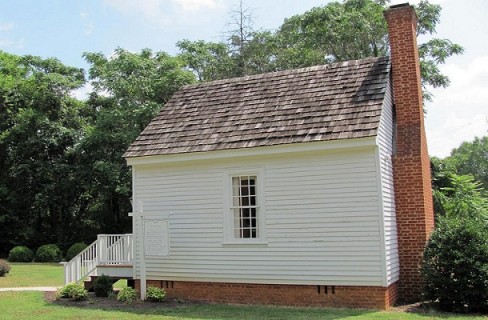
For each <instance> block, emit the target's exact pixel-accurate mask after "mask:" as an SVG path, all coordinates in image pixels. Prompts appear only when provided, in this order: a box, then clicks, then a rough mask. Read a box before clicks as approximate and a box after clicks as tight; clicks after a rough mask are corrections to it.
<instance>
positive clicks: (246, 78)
mask: <svg viewBox="0 0 488 320" xmlns="http://www.w3.org/2000/svg"><path fill="white" fill-rule="evenodd" d="M375 60H376V61H381V60H383V61H388V60H389V57H388V56H380V57H367V58H362V59H356V60H346V61H338V62H333V63H329V64H319V65H314V66H308V67H301V68H293V69H286V70H279V71H271V72H264V73H256V74H251V75H246V76H239V77H234V78H227V79H219V80H212V81H206V82H199V83H193V84H188V85H184V86H182V87H181V88H180V89H188V88H193V87H197V86H212V85H217V84H223V83H225V84H230V83H235V82H245V81H251V80H255V79H261V78H268V77H270V76H271V75H273V77H279V76H282V75H288V74H298V73H305V72H310V71H318V70H327V69H333V68H339V67H345V66H349V65H358V64H361V63H369V62H372V61H375Z"/></svg>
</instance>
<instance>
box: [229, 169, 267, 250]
mask: <svg viewBox="0 0 488 320" xmlns="http://www.w3.org/2000/svg"><path fill="white" fill-rule="evenodd" d="M226 178H227V188H226V189H227V191H228V192H227V193H226V194H225V195H224V197H225V198H226V199H225V200H226V201H225V202H226V203H227V205H226V210H225V212H224V215H225V217H224V221H225V227H226V228H225V240H226V241H227V242H230V243H260V242H264V241H265V237H266V234H265V226H264V200H263V197H262V193H263V190H262V188H263V187H262V185H263V184H262V180H261V179H262V174H260V173H259V172H252V173H245V174H229V175H227V177H226Z"/></svg>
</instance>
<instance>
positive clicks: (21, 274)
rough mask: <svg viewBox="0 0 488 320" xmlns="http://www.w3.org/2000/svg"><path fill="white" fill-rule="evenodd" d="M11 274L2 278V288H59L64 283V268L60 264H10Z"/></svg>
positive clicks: (0, 284)
mask: <svg viewBox="0 0 488 320" xmlns="http://www.w3.org/2000/svg"><path fill="white" fill-rule="evenodd" d="M9 264H10V272H9V273H8V274H7V276H6V277H0V288H12V287H59V286H62V285H63V284H64V283H63V281H64V276H63V272H64V271H63V266H62V265H61V264H59V263H14V262H9Z"/></svg>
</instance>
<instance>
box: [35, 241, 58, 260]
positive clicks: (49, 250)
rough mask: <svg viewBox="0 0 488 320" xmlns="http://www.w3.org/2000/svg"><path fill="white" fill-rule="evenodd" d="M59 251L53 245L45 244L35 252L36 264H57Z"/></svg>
mask: <svg viewBox="0 0 488 320" xmlns="http://www.w3.org/2000/svg"><path fill="white" fill-rule="evenodd" d="M59 261H61V250H60V249H59V247H58V246H57V245H55V244H45V245H43V246H40V247H39V249H37V251H36V262H59Z"/></svg>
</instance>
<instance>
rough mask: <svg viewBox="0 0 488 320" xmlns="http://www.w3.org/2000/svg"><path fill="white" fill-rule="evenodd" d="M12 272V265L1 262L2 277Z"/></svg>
mask: <svg viewBox="0 0 488 320" xmlns="http://www.w3.org/2000/svg"><path fill="white" fill-rule="evenodd" d="M9 271H10V265H9V264H8V263H7V261H5V260H0V277H4V276H5V275H6V274H7V273H8V272H9Z"/></svg>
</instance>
